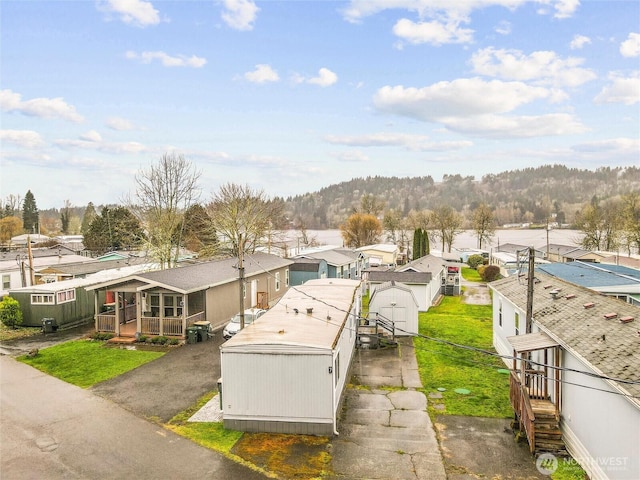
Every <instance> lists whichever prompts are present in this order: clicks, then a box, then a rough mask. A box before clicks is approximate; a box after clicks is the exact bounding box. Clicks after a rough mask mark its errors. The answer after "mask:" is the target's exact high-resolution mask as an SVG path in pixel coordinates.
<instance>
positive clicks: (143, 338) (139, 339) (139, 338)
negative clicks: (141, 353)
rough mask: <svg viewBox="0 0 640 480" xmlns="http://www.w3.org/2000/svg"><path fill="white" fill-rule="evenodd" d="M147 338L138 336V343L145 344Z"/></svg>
mask: <svg viewBox="0 0 640 480" xmlns="http://www.w3.org/2000/svg"><path fill="white" fill-rule="evenodd" d="M147 338H148V337H147V336H146V335H140V336H139V337H138V343H145V342H146V341H147Z"/></svg>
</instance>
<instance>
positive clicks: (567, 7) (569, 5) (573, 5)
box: [553, 0, 580, 18]
mask: <svg viewBox="0 0 640 480" xmlns="http://www.w3.org/2000/svg"><path fill="white" fill-rule="evenodd" d="M553 6H554V8H555V10H556V13H555V15H554V17H555V18H569V17H572V16H573V14H574V13H575V11H576V9H577V8H578V7H579V6H580V0H556V1H555V2H553Z"/></svg>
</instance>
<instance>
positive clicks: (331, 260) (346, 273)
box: [294, 248, 366, 280]
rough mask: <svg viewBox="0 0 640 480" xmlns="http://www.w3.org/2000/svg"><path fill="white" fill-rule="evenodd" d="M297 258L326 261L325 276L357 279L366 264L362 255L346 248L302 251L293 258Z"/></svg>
mask: <svg viewBox="0 0 640 480" xmlns="http://www.w3.org/2000/svg"><path fill="white" fill-rule="evenodd" d="M299 258H306V259H312V260H324V261H325V262H326V263H327V278H348V279H349V278H350V279H353V280H359V279H361V278H362V269H363V268H364V267H365V265H366V261H365V256H364V255H362V254H360V253H358V252H356V251H354V250H349V249H348V248H332V249H327V250H316V251H310V252H304V253H301V254H300V255H296V256H295V257H294V259H299ZM318 278H321V277H318Z"/></svg>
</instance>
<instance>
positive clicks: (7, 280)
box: [2, 275, 11, 290]
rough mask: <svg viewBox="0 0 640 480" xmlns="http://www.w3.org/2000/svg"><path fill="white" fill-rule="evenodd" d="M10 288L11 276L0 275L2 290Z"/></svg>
mask: <svg viewBox="0 0 640 480" xmlns="http://www.w3.org/2000/svg"><path fill="white" fill-rule="evenodd" d="M10 288H11V275H2V289H3V290H9V289H10Z"/></svg>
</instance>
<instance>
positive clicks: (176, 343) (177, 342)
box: [169, 338, 180, 345]
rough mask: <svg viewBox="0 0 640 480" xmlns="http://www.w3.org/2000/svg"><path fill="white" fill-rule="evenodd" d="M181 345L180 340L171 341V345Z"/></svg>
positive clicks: (171, 339)
mask: <svg viewBox="0 0 640 480" xmlns="http://www.w3.org/2000/svg"><path fill="white" fill-rule="evenodd" d="M179 343H180V340H178V339H177V338H170V339H169V345H178V344H179Z"/></svg>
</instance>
